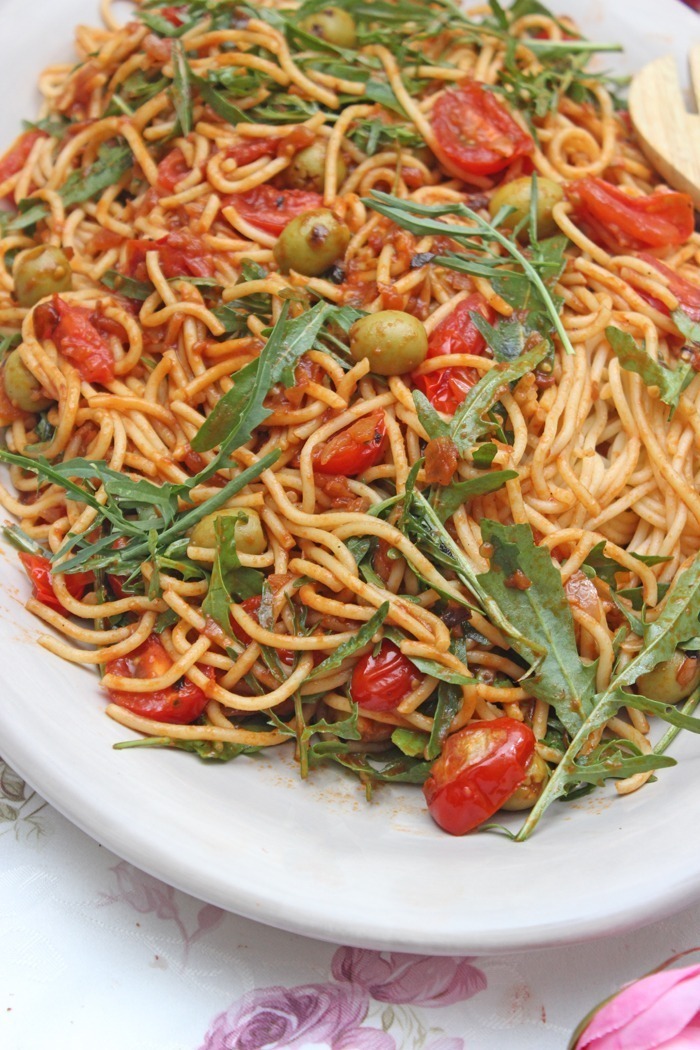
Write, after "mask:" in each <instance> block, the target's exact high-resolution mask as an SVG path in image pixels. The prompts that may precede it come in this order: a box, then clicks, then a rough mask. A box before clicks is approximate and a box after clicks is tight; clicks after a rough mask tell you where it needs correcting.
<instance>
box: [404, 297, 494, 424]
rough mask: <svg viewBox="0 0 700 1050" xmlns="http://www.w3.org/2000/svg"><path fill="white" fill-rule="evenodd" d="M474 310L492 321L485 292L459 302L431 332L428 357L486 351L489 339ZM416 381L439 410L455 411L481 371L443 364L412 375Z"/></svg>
mask: <svg viewBox="0 0 700 1050" xmlns="http://www.w3.org/2000/svg"><path fill="white" fill-rule="evenodd" d="M474 311H476V312H478V313H480V314H481V315H482V317H484V318H485V320H487V321H488V322H489V324H492V323H493V319H494V312H493V310H492V309H491V307H490V306H489V305H488V303H487V302H486V300H485V299H484V297H483V296H482V295H479V294H478V293H475V294H474V295H469V296H467V298H466V299H462V301H461V302H459V303H457V306H456V307H455V308H454V310H453V311H452V313H451V314H448V316H447V317H445V318H444V320H442V321H441V322H440V324H439V325H438V326H437V327H436V328H435V329H434V331H433V332H432V333H431V335H430V338H429V339H428V357H429V358H430V357H442V356H443V355H444V354H475V355H477V356H478V355H480V354H483V352H484V350H485V348H486V340H485V339H484V337H483V335H482V334H481V332H480V331H479V329H478V328H477V327H476V325H475V324H474V322H473V321H472V319H471V317H470V313H473V312H474ZM411 378H412V379H413V384H414V386H416V387H417V388H418V390H422V392H423V393H424V394H425V396H426V397H427V399H428V401H430V403H431V405H432V406H433V408H436V409H437V410H438V412H445V413H446V414H447V415H453V414H454V413H455V412H456V411H457V409H458V408H459V406H460V405H461V404H462V402H463V401H464V399H465V397H466V396H467V394H468V393H469V391H470V390H471V388H472V387H473V386H474V384H475V383H476V382H477V380H478V378H479V373H478V372H477V370H476V369H475V368H464V367H460V366H457V367H455V368H441V369H439V371H436V372H427V373H426V374H425V375H416V374H415V373H414V374H413V376H412V377H411Z"/></svg>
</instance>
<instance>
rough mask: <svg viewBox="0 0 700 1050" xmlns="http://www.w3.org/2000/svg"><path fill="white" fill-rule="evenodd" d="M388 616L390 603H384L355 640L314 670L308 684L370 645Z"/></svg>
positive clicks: (343, 645) (310, 674) (335, 652)
mask: <svg viewBox="0 0 700 1050" xmlns="http://www.w3.org/2000/svg"><path fill="white" fill-rule="evenodd" d="M388 614H389V602H383V603H382V605H380V606H379V608H378V609H377V611H376V613H374V615H373V616H372V617H371V618H370V619H369V620H367V622H366V623H364V624H363V625H362V627H360V629H359V631H358V632H357V634H356V635H355V637H354V638H350V639H349V640H348V641H347V642H343V643H342V645H339V646H338V648H337V649H335V650H334V651H333V653H332V654H331V656H327V657H326V659H325V660H323V661H322V663H320V664H318V666H317V667H314V669H313V670H312V671H311V672H310V673H309V674H308V675H307V678H306V680H307V682H309V681H312V680H313V679H314V678H320V677H321V676H322V675H325V674H327V673H328V672H329V671H335V669H336V668H337V667H340V665H341V664H342V662H343V660H347V658H348V657H349V656H352V655H353V654H354V653H356V652H358V650H359V649H362V648H363V647H364V646H365V645H368V644H369V642H371V641H372V638H373V637H374V636H375V634H376V633H377V631H378V630H379V628H380V627H381V625H382V624H383V623H384V621H385V620H386V618H387V616H388Z"/></svg>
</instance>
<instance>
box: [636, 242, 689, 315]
mask: <svg viewBox="0 0 700 1050" xmlns="http://www.w3.org/2000/svg"><path fill="white" fill-rule="evenodd" d="M640 258H641V259H644V262H646V263H648V264H649V265H650V266H653V267H654V269H655V270H658V271H659V273H660V274H663V276H664V277H665V278H666V280H667V283H668V290H669V291H670V292H671V293H672V294H673V295H675V297H676V298H677V299H678V305H679V306H680V308H681V310H682V311H683V313H686V314H687V315H688V317H690V319H691V320H692V321H700V285H697V284H692V283H691V282H690V281H686V279H685V277H681V275H680V274H678V273H675V272H674V271H673V270H672V269H671V268H670V266H666V265H665V263H662V262H660V261H659V259H656V258H654V256H653V255H649V254H648V253H647V252H641V253H640ZM632 279H633V275H630V280H632ZM642 294H644V298H645V299H649V298H651V297H650V296H648V295H647V294H645V293H642ZM656 303H657V308H658V309H660V310H661V312H662V313H666V314H667V313H668V312H669V310H668V307H667V306H666V305H665V304H664V303H662V302H659V300H656Z"/></svg>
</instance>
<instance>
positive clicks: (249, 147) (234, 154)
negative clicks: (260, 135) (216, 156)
mask: <svg viewBox="0 0 700 1050" xmlns="http://www.w3.org/2000/svg"><path fill="white" fill-rule="evenodd" d="M282 141H284V140H282ZM279 143H280V139H270V138H268V139H246V141H245V142H237V143H236V145H235V146H229V147H228V149H227V150H226V156H227V157H231V158H232V160H235V162H236V164H237V165H238V166H239V168H242V167H243V166H244V165H245V164H251V163H252V162H253V161H254V160H259V158H260V157H266V156H267V157H274V156H275V154H276V153H277V147H278V145H279Z"/></svg>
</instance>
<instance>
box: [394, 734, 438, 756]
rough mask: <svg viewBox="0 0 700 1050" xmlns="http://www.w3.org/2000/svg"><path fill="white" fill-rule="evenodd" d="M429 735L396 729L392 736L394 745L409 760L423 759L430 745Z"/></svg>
mask: <svg viewBox="0 0 700 1050" xmlns="http://www.w3.org/2000/svg"><path fill="white" fill-rule="evenodd" d="M429 739H430V738H429V737H428V734H427V733H420V732H418V730H416V729H401V728H399V729H395V730H394V732H393V733H392V734H391V742H392V744H396V746H397V747H398V749H399V751H400V752H401V753H402V754H403V755H408V757H409V758H418V757H420V758H422V757H423V753H424V751H425V748H426V745H427V743H428V740H429Z"/></svg>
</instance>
